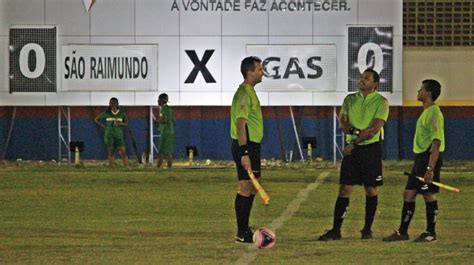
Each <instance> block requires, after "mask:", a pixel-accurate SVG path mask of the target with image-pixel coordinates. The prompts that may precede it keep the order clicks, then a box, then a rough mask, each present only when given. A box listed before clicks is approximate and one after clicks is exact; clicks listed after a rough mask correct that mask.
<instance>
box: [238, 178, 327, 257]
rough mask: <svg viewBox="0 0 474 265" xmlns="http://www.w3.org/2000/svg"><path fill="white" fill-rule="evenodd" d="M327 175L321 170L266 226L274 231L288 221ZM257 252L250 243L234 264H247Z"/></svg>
mask: <svg viewBox="0 0 474 265" xmlns="http://www.w3.org/2000/svg"><path fill="white" fill-rule="evenodd" d="M328 175H329V172H323V173H321V174H319V176H318V178H317V179H316V181H315V182H313V183H311V184H309V185H308V186H306V188H305V189H304V190H301V191H300V192H299V193H298V196H296V198H295V199H294V200H293V201H291V202H290V204H288V206H287V207H286V209H285V210H284V211H283V212H282V213H281V214H280V216H278V218H276V219H275V220H273V221H272V223H271V224H270V225H269V226H268V228H270V229H271V230H273V231H274V232H275V233H276V231H277V230H278V229H279V228H280V227H282V226H283V225H284V224H285V222H286V221H288V220H289V219H290V218H291V217H292V216H293V215H294V214H295V213H296V212H297V211H298V210H299V208H300V206H301V203H303V202H305V201H306V200H307V199H308V194H309V193H310V192H311V191H313V190H315V189H316V188H317V187H318V186H319V184H321V183H322V181H323V180H324V179H325V178H326V177H327V176H328ZM277 238H278V237H277ZM257 254H258V249H257V247H256V246H255V245H254V244H251V245H250V246H249V247H248V249H247V251H246V252H245V254H244V255H243V256H242V257H241V258H240V259H239V260H238V261H237V262H236V264H238V265H247V264H249V263H250V262H252V261H253V260H254V259H255V257H256V256H257Z"/></svg>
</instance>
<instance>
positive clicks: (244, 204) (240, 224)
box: [235, 193, 255, 232]
mask: <svg viewBox="0 0 474 265" xmlns="http://www.w3.org/2000/svg"><path fill="white" fill-rule="evenodd" d="M254 197H255V195H250V196H249V197H245V196H242V195H240V194H238V193H237V195H236V196H235V216H236V217H237V229H238V230H239V231H242V232H243V231H246V230H247V229H248V227H249V218H250V211H251V210H252V204H253V199H254Z"/></svg>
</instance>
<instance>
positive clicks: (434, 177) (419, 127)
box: [383, 79, 445, 242]
mask: <svg viewBox="0 0 474 265" xmlns="http://www.w3.org/2000/svg"><path fill="white" fill-rule="evenodd" d="M421 83H422V84H421V88H420V89H419V90H418V96H417V99H418V100H419V101H421V102H422V103H423V112H422V113H421V115H420V117H419V118H418V120H417V122H416V131H415V137H414V139H413V153H415V163H414V165H413V168H412V170H411V174H410V176H409V177H408V183H407V185H406V187H405V191H404V192H403V208H402V217H401V222H400V227H399V228H398V230H395V233H393V234H392V235H390V236H388V237H385V238H384V239H383V241H386V242H391V241H401V240H408V226H409V225H410V221H411V219H412V218H413V215H414V214H415V201H416V195H417V194H422V195H423V198H424V199H425V205H426V231H425V232H423V233H422V234H421V235H419V236H418V238H417V239H415V242H432V241H435V240H436V231H435V227H436V216H437V215H438V201H437V199H436V193H438V192H439V187H437V186H435V185H433V184H431V182H432V181H437V182H439V181H440V172H441V166H442V165H443V159H442V156H441V154H442V153H443V152H444V148H445V146H444V145H445V143H444V117H443V113H442V112H441V109H440V108H439V107H438V106H437V105H436V104H435V101H436V99H437V98H438V97H439V95H440V94H441V85H440V84H439V82H438V81H436V80H433V79H427V80H424V81H423V82H421ZM420 176H423V177H424V182H425V183H423V182H421V181H419V180H418V179H417V178H416V177H420Z"/></svg>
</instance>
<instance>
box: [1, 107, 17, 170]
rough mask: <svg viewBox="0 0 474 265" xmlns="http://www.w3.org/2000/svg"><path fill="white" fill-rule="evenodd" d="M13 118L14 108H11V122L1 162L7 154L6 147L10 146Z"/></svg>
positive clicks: (14, 116)
mask: <svg viewBox="0 0 474 265" xmlns="http://www.w3.org/2000/svg"><path fill="white" fill-rule="evenodd" d="M15 118H16V107H13V114H12V121H11V122H10V129H8V135H7V141H6V142H5V148H4V149H3V153H2V161H3V160H5V156H6V154H7V149H8V145H9V144H10V139H11V136H12V131H13V125H14V124H15Z"/></svg>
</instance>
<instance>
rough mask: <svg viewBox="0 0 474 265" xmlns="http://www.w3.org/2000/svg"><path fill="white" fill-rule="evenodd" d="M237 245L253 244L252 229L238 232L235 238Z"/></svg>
mask: <svg viewBox="0 0 474 265" xmlns="http://www.w3.org/2000/svg"><path fill="white" fill-rule="evenodd" d="M235 242H236V243H253V232H252V230H251V229H250V228H248V229H247V230H245V231H239V232H237V236H235Z"/></svg>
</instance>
